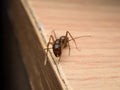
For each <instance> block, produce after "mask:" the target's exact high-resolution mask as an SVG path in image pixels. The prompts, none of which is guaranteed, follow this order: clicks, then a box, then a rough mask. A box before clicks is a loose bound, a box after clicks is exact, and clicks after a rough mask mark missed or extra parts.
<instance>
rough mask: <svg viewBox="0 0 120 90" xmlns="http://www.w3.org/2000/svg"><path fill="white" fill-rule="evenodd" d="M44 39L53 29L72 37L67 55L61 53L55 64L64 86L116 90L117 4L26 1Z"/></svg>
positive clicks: (119, 60) (119, 83)
mask: <svg viewBox="0 0 120 90" xmlns="http://www.w3.org/2000/svg"><path fill="white" fill-rule="evenodd" d="M28 3H29V5H30V8H31V10H32V12H33V15H34V17H35V19H36V21H37V24H38V26H40V27H41V26H42V31H43V32H44V35H45V37H46V39H47V40H48V38H49V35H50V34H52V33H51V32H52V31H53V30H54V31H55V32H56V34H57V37H60V36H61V35H65V32H66V31H70V33H71V34H72V35H73V36H74V37H77V36H82V35H91V36H92V37H89V38H80V39H76V42H77V45H78V47H79V48H80V50H81V51H78V50H76V49H75V45H74V43H73V42H72V41H71V43H70V46H71V55H70V56H69V55H68V48H66V49H65V50H63V54H62V60H61V62H60V64H59V66H60V67H61V71H62V72H63V73H64V75H65V79H66V84H67V86H68V87H70V88H72V89H74V90H120V1H117V0H28Z"/></svg>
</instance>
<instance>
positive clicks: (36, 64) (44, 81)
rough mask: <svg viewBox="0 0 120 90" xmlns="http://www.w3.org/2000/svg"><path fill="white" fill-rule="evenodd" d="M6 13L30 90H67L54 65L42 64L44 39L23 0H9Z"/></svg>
mask: <svg viewBox="0 0 120 90" xmlns="http://www.w3.org/2000/svg"><path fill="white" fill-rule="evenodd" d="M8 15H9V17H10V20H11V22H12V24H13V28H14V33H15V35H16V37H17V40H18V44H19V46H20V51H21V56H22V58H23V62H24V65H25V68H26V72H27V74H28V78H29V83H30V86H31V89H32V90H67V88H66V86H65V83H64V82H63V81H64V80H63V79H62V78H61V77H60V75H59V72H58V70H57V68H56V65H53V64H51V63H54V62H50V60H52V59H50V60H49V62H48V63H47V65H46V66H45V65H44V60H45V51H44V49H43V48H44V47H45V41H44V38H43V35H42V32H41V28H40V27H39V28H38V27H37V25H36V21H35V19H34V17H33V16H32V13H31V11H30V9H29V6H28V4H27V2H26V1H25V0H11V2H10V3H9V6H8Z"/></svg>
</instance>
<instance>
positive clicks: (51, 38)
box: [44, 35, 54, 65]
mask: <svg viewBox="0 0 120 90" xmlns="http://www.w3.org/2000/svg"><path fill="white" fill-rule="evenodd" d="M51 40H52V41H53V42H54V38H53V36H52V35H50V38H49V42H48V43H47V48H45V50H47V53H46V54H45V62H44V65H46V63H47V56H48V50H49V49H51V48H49V45H50V44H51V45H53V42H51Z"/></svg>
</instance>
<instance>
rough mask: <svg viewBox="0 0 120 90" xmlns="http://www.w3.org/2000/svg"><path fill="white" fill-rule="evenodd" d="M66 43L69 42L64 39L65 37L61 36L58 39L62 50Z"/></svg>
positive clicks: (66, 38)
mask: <svg viewBox="0 0 120 90" xmlns="http://www.w3.org/2000/svg"><path fill="white" fill-rule="evenodd" d="M68 42H69V39H68V37H66V36H61V37H60V43H61V46H62V47H63V48H65V47H67V45H68Z"/></svg>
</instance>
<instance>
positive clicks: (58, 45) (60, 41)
mask: <svg viewBox="0 0 120 90" xmlns="http://www.w3.org/2000/svg"><path fill="white" fill-rule="evenodd" d="M53 32H54V31H53ZM68 35H69V36H70V37H71V39H69V38H68ZM54 36H55V39H54V37H53V35H50V37H49V42H48V43H47V48H45V50H47V54H46V57H45V62H44V65H46V63H47V55H48V50H49V49H53V53H54V55H55V56H56V57H59V60H58V63H59V62H60V59H61V54H62V50H63V49H64V48H66V47H67V46H68V47H69V55H70V44H69V41H71V40H73V42H74V44H75V46H76V49H78V47H77V44H76V41H75V39H77V38H80V37H90V35H87V36H80V37H75V38H73V36H72V35H71V33H70V32H69V31H66V34H65V36H61V37H60V38H57V37H56V34H55V32H54ZM51 40H52V42H51ZM50 44H51V45H52V48H49V45H50ZM78 50H79V49H78Z"/></svg>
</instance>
